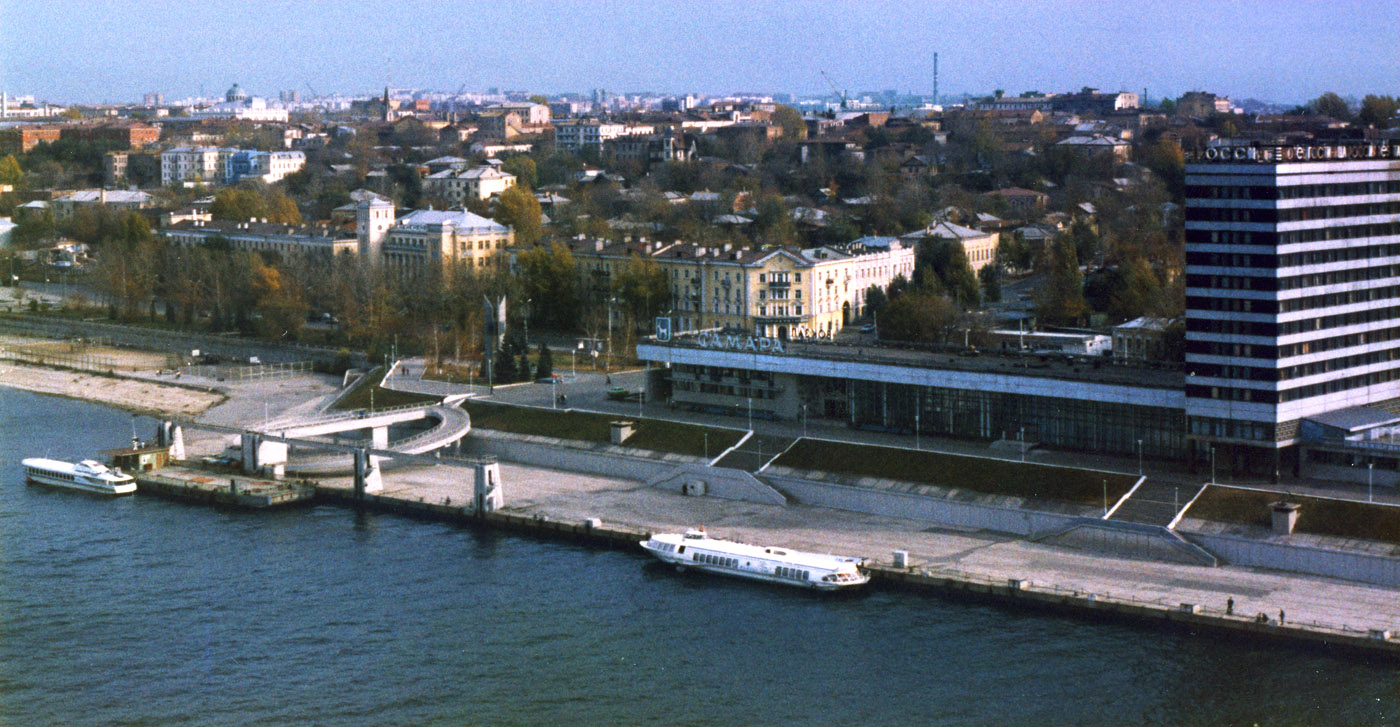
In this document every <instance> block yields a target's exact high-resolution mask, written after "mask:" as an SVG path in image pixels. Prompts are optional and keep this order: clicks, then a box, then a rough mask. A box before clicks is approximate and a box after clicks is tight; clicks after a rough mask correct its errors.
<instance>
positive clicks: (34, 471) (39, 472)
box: [25, 467, 78, 482]
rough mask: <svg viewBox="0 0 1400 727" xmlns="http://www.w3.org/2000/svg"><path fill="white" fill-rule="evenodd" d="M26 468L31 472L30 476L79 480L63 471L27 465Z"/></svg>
mask: <svg viewBox="0 0 1400 727" xmlns="http://www.w3.org/2000/svg"><path fill="white" fill-rule="evenodd" d="M25 470H26V471H27V472H28V473H29V474H30V476H37V477H52V478H54V479H56V480H67V481H68V482H77V481H78V478H77V477H74V476H73V475H70V474H66V473H63V472H53V471H51V470H44V469H39V468H38V467H26V468H25Z"/></svg>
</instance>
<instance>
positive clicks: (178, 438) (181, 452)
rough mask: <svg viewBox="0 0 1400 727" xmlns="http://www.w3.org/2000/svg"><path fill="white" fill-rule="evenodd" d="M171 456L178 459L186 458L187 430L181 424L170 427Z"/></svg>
mask: <svg viewBox="0 0 1400 727" xmlns="http://www.w3.org/2000/svg"><path fill="white" fill-rule="evenodd" d="M170 458H171V459H173V460H176V461H183V460H184V459H185V430H184V428H183V427H181V426H180V425H179V424H176V425H174V426H172V427H170Z"/></svg>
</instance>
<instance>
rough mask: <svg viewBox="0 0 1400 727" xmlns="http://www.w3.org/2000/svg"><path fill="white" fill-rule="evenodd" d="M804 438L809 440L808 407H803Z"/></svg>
mask: <svg viewBox="0 0 1400 727" xmlns="http://www.w3.org/2000/svg"><path fill="white" fill-rule="evenodd" d="M802 438H803V439H806V438H807V405H806V404H803V405H802Z"/></svg>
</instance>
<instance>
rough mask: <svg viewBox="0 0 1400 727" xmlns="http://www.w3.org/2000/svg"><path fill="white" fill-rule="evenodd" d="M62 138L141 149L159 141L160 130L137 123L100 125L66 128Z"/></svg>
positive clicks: (63, 130)
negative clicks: (112, 143)
mask: <svg viewBox="0 0 1400 727" xmlns="http://www.w3.org/2000/svg"><path fill="white" fill-rule="evenodd" d="M62 132H63V138H65V139H68V138H73V139H78V140H79V141H113V142H116V143H118V144H120V145H122V147H123V148H127V149H141V148H144V147H147V146H150V145H151V144H154V143H156V142H157V141H159V140H160V129H157V128H156V127H154V126H151V125H150V124H142V123H137V122H131V123H118V124H101V125H96V126H92V125H88V126H67V127H64V128H63V129H62Z"/></svg>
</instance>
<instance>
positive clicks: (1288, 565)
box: [1177, 530, 1400, 588]
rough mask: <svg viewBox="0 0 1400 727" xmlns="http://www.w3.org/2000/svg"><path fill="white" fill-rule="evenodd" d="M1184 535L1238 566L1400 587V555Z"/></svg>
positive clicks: (1203, 534)
mask: <svg viewBox="0 0 1400 727" xmlns="http://www.w3.org/2000/svg"><path fill="white" fill-rule="evenodd" d="M1177 532H1179V533H1180V534H1181V535H1182V536H1183V537H1185V538H1186V539H1187V540H1190V541H1191V542H1194V543H1196V544H1197V545H1200V546H1201V547H1202V548H1205V549H1206V550H1209V551H1210V552H1212V553H1214V554H1215V555H1217V556H1219V557H1220V558H1221V559H1223V560H1224V561H1225V562H1226V563H1229V564H1230V565H1237V566H1251V567H1256V568H1270V569H1273V570H1282V571H1289V572H1292V573H1306V574H1308V575H1315V576H1325V577H1327V578H1340V579H1342V580H1348V581H1357V582H1359V583H1370V584H1373V585H1377V586H1386V587H1389V588H1400V558H1393V557H1386V556H1383V555H1372V554H1369V553H1353V552H1345V551H1340V550H1327V549H1325V548H1316V547H1311V546H1307V545H1294V544H1291V543H1271V542H1268V541H1263V540H1255V539H1252V538H1245V537H1240V536H1237V535H1224V534H1216V533H1195V532H1187V531H1183V530H1178V531H1177Z"/></svg>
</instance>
